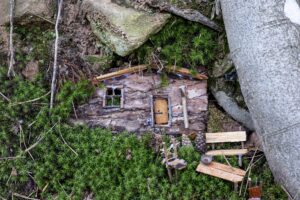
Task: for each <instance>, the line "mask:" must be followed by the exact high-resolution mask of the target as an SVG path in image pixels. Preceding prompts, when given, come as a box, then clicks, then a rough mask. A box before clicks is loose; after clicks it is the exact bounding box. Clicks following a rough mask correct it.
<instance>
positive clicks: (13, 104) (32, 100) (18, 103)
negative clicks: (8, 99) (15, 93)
mask: <svg viewBox="0 0 300 200" xmlns="http://www.w3.org/2000/svg"><path fill="white" fill-rule="evenodd" d="M49 93H50V92H47V93H46V94H44V95H43V96H40V97H38V98H35V99H30V100H28V101H22V102H16V103H12V104H10V106H16V105H20V104H24V103H32V102H35V101H38V100H40V99H42V98H44V97H45V96H47V95H48V94H49Z"/></svg>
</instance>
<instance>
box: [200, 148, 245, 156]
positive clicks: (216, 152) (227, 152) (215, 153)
mask: <svg viewBox="0 0 300 200" xmlns="http://www.w3.org/2000/svg"><path fill="white" fill-rule="evenodd" d="M247 152H248V150H247V149H220V150H211V151H208V152H206V153H205V154H206V155H210V156H219V155H224V156H234V155H244V154H246V153H247Z"/></svg>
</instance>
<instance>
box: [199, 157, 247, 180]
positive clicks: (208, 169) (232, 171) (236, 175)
mask: <svg viewBox="0 0 300 200" xmlns="http://www.w3.org/2000/svg"><path fill="white" fill-rule="evenodd" d="M196 171H197V172H200V173H204V174H207V175H211V176H214V177H217V178H221V179H224V180H227V181H231V182H233V183H238V182H241V181H242V180H243V179H244V176H245V174H246V171H244V170H241V169H238V168H234V167H230V166H228V165H224V164H221V163H217V162H212V163H211V164H209V165H205V164H203V163H200V164H199V165H198V167H197V169H196Z"/></svg>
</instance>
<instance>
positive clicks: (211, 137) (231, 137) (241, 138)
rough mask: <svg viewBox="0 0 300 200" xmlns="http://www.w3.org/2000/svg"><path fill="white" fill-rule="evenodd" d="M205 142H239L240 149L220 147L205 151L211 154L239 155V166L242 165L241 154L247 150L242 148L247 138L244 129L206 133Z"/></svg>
mask: <svg viewBox="0 0 300 200" xmlns="http://www.w3.org/2000/svg"><path fill="white" fill-rule="evenodd" d="M205 136H206V143H207V144H213V148H214V144H216V143H223V142H241V144H242V148H241V149H221V150H211V151H208V152H206V155H211V156H219V155H223V156H233V155H238V156H239V166H242V155H244V154H246V153H247V152H248V150H247V149H245V148H244V142H245V141H246V139H247V136H246V132H245V131H236V132H220V133H206V135H205Z"/></svg>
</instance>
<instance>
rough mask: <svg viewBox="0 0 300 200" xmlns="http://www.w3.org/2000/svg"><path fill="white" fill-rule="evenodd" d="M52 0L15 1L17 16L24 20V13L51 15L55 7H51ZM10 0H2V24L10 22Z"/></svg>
mask: <svg viewBox="0 0 300 200" xmlns="http://www.w3.org/2000/svg"><path fill="white" fill-rule="evenodd" d="M51 6H52V4H51V0H17V1H15V12H14V16H15V18H18V19H21V20H23V19H24V18H22V17H23V16H24V15H29V16H30V15H33V16H40V17H51V16H52V13H53V8H52V9H51ZM9 15H10V0H1V1H0V25H5V24H6V23H8V22H9Z"/></svg>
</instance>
